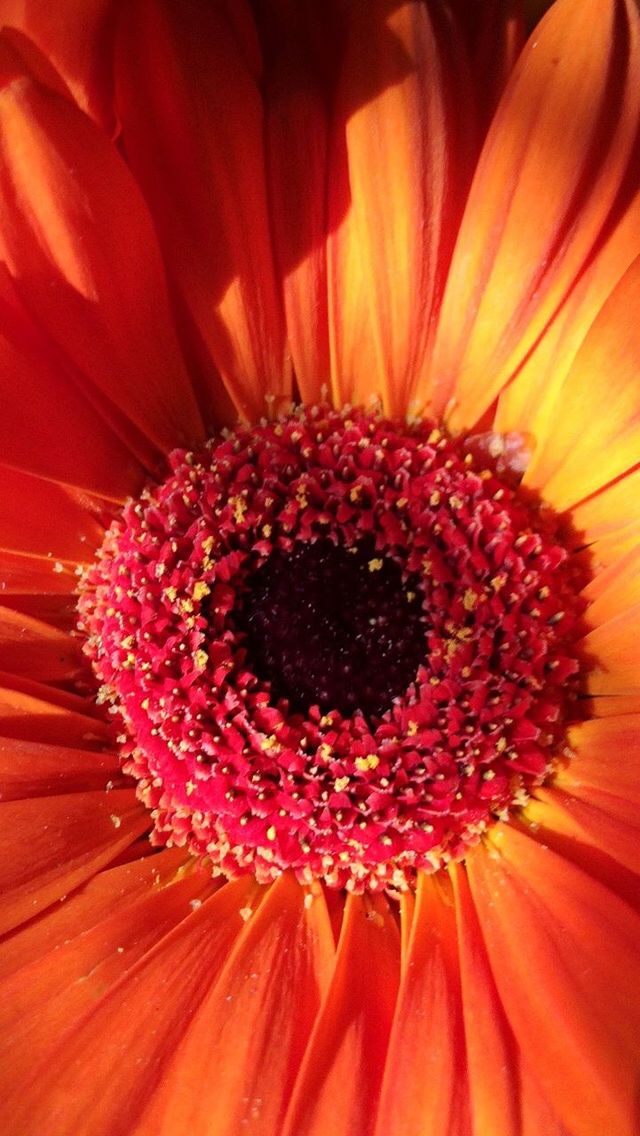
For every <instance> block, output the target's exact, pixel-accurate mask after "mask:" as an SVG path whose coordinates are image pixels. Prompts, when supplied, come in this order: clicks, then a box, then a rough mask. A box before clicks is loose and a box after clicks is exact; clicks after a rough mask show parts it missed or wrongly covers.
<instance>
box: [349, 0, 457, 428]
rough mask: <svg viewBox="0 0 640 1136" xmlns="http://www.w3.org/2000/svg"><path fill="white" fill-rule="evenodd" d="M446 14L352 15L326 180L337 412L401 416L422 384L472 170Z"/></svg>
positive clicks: (361, 2)
mask: <svg viewBox="0 0 640 1136" xmlns="http://www.w3.org/2000/svg"><path fill="white" fill-rule="evenodd" d="M440 15H441V13H438V12H436V11H435V10H434V9H432V8H431V7H428V6H427V5H425V4H422V3H419V2H418V0H405V2H404V3H401V4H397V5H390V4H389V3H388V0H353V2H352V3H350V4H349V5H347V6H346V53H345V59H344V64H343V69H342V74H341V78H340V82H339V87H338V93H337V96H336V100H337V101H336V110H335V116H334V117H335V125H334V138H333V144H332V153H331V168H330V181H329V194H330V207H329V208H330V216H329V224H330V230H331V235H330V237H329V241H328V268H329V326H330V337H331V369H332V394H333V400H334V402H335V403H336V405H340V404H342V403H344V402H355V403H366V402H368V401H369V400H370V399H371V397H372V396H377V397H378V398H379V399H380V400H381V401H382V403H383V405H384V408H385V410H386V411H387V412H389V413H391V414H394V415H402V416H405V415H406V413H407V408H408V406H409V401H410V398H411V396H412V393H413V392H414V391H416V392H418V393H417V394H416V397H419V392H420V389H421V385H422V383H423V381H424V375H425V371H426V367H427V362H428V357H429V351H430V344H431V339H432V333H433V323H434V317H435V313H436V312H437V309H438V306H439V302H440V298H441V295H442V290H443V287H444V279H445V274H446V269H447V265H448V261H449V257H450V254H451V248H452V243H453V239H454V236H455V230H456V227H457V223H458V218H459V215H460V212H461V207H462V197H463V193H464V188H465V183H466V171H467V169H468V161H467V163H466V166H465V158H466V157H467V155H466V154H465V148H466V137H467V134H466V132H465V123H464V121H460V122H455V121H454V120H453V117H452V110H451V108H452V105H457V106H459V105H460V102H456V103H453V102H450V101H449V97H450V93H451V88H453V87H454V86H455V85H456V84H457V85H458V98H459V99H462V100H464V88H463V87H462V84H463V76H462V74H461V72H460V68H459V65H458V60H457V59H456V55H455V51H454V47H453V45H452V43H451V40H450V31H449V29H448V27H447V25H446V24H445V23H444V22H442V21H441V19H440ZM461 87H462V90H463V93H462V94H460V88H461Z"/></svg>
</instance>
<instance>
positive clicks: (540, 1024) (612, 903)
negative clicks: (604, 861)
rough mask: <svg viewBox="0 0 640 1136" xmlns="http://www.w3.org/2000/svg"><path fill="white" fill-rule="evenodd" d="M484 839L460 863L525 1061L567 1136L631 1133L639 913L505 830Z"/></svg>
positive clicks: (638, 1018) (638, 1023)
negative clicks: (488, 846)
mask: <svg viewBox="0 0 640 1136" xmlns="http://www.w3.org/2000/svg"><path fill="white" fill-rule="evenodd" d="M491 844H492V848H493V851H491V852H489V851H488V850H487V849H484V848H481V849H478V850H477V851H476V852H474V854H473V855H472V856H470V857H469V858H468V861H467V870H468V872H469V880H470V884H471V890H472V894H473V898H474V901H475V904H476V908H477V911H478V916H479V920H480V925H481V927H482V931H483V934H484V938H485V942H486V945H487V951H488V954H489V958H490V961H491V966H492V969H493V974H494V978H495V982H496V985H497V987H498V990H499V992H500V996H501V998H502V1002H503V1004H504V1008H505V1010H506V1013H507V1017H508V1019H509V1022H510V1025H511V1028H512V1029H513V1032H514V1034H515V1037H516V1040H517V1042H518V1044H519V1046H520V1048H521V1050H522V1053H523V1057H524V1060H525V1062H526V1064H527V1065H528V1066H529V1067H530V1069H531V1071H532V1073H533V1074H534V1076H535V1078H536V1080H537V1081H538V1083H539V1084H540V1086H541V1088H542V1091H543V1092H544V1094H545V1096H546V1097H547V1098H548V1100H549V1101H550V1102H551V1104H552V1106H553V1108H554V1109H555V1110H556V1112H557V1114H558V1116H559V1117H560V1119H561V1121H562V1122H563V1123H564V1124H566V1125H567V1126H568V1127H569V1130H570V1132H571V1133H572V1136H600V1134H601V1133H602V1132H603V1131H615V1133H616V1136H633V1133H634V1132H635V1131H636V1126H635V1121H634V1116H635V1115H637V1114H636V1112H635V1108H636V1104H637V1097H636V1091H637V1084H638V1073H639V1071H640V1070H639V1060H638V1049H637V1038H638V1030H639V1028H640V1007H639V1006H638V1001H637V991H638V983H639V980H640V973H639V971H640V960H639V958H638V951H637V943H638V941H640V915H637V914H635V913H634V912H633V911H632V910H631V909H630V908H629V907H628V906H627V905H626V904H625V903H623V902H622V901H621V900H620V899H618V898H617V897H616V896H614V895H612V894H611V892H609V891H608V890H607V889H606V888H605V887H603V886H602V884H600V883H598V882H597V881H596V880H594V879H591V878H590V877H589V876H588V875H586V874H585V873H584V872H582V871H580V870H579V869H578V868H576V867H575V866H574V865H573V864H570V863H568V862H567V861H565V860H564V859H563V857H561V856H558V855H556V854H555V853H554V852H551V851H550V850H549V849H548V848H545V847H544V846H543V845H541V844H538V843H537V842H536V841H535V840H532V839H531V838H530V837H529V836H527V835H524V834H523V833H521V832H518V831H517V830H516V829H514V828H513V827H510V826H507V825H503V826H500V828H499V829H495V830H494V832H493V834H492V841H491ZM559 1021H561V1023H562V1028H561V1029H559V1028H558V1022H559Z"/></svg>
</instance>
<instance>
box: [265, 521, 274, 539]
mask: <svg viewBox="0 0 640 1136" xmlns="http://www.w3.org/2000/svg"><path fill="white" fill-rule="evenodd" d="M272 532H273V529H272V527H271V525H263V526H262V535H263V537H264V538H265V540H268V539H269V537H270V536H271V533H272Z"/></svg>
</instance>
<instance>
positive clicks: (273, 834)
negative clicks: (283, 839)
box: [267, 824, 278, 840]
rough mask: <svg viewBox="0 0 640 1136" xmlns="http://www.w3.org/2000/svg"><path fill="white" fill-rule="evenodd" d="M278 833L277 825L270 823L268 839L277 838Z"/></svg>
mask: <svg viewBox="0 0 640 1136" xmlns="http://www.w3.org/2000/svg"><path fill="white" fill-rule="evenodd" d="M277 835H278V834H277V832H276V828H275V825H273V824H272V825H270V826H269V828H268V829H267V840H275V838H276V836H277Z"/></svg>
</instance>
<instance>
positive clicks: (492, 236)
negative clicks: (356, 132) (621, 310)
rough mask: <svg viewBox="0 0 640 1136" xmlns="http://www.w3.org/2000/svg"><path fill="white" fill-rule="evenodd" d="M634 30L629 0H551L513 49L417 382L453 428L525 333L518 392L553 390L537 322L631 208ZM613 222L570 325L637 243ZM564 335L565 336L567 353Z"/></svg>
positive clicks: (632, 232)
mask: <svg viewBox="0 0 640 1136" xmlns="http://www.w3.org/2000/svg"><path fill="white" fill-rule="evenodd" d="M639 40H640V15H639V14H638V11H637V8H636V6H635V4H634V3H633V2H632V0H625V2H624V3H617V2H616V0H604V2H602V0H586V2H585V3H584V4H581V5H580V6H576V5H575V4H574V3H573V0H559V2H558V3H556V4H554V5H553V7H552V8H551V10H550V11H549V13H548V14H547V15H546V16H545V18H544V19H543V21H542V22H541V24H540V25H539V27H538V28H536V30H535V32H534V34H533V36H532V37H531V39H530V40H529V42H528V44H527V46H526V47H525V49H524V51H523V53H522V55H521V57H520V59H519V61H518V63H517V66H516V68H515V70H514V73H513V76H512V78H511V81H510V83H509V84H508V87H507V90H506V91H505V94H504V97H503V98H502V100H501V102H500V105H499V107H498V109H497V111H496V115H495V118H494V121H493V123H492V126H491V129H490V131H489V135H488V137H487V141H486V144H485V147H484V149H483V152H482V155H481V157H480V160H479V163H478V168H477V171H476V174H475V177H474V182H473V185H472V188H471V192H470V196H469V200H468V203H467V207H466V211H465V216H464V219H463V222H462V226H461V230H460V234H459V238H458V242H457V246H456V251H455V255H454V258H453V261H452V265H451V271H450V273H449V278H448V281H447V289H446V294H445V298H444V302H443V310H442V317H441V320H440V324H439V327H438V336H437V340H436V344H435V351H434V361H433V384H432V388H431V393H429V390H427V391H425V395H426V397H427V400H428V402H429V404H430V405H431V406H432V408H433V409H434V410H435V412H436V414H440V413H443V412H445V411H446V412H447V420H448V421H449V423H450V425H451V427H452V428H453V429H455V430H458V429H461V428H465V427H472V426H473V425H474V423H475V422H477V421H478V420H479V419H481V418H482V415H483V414H484V413H485V412H486V411H487V410H488V409H489V408H490V407H491V406H492V404H493V402H494V400H495V398H496V397H497V396H498V395H499V393H500V391H501V390H502V388H503V387H504V386H505V384H506V383H508V382H509V380H510V379H512V378H513V376H514V375H516V374H517V372H518V370H519V368H521V367H522V366H523V365H525V364H526V361H527V358H528V357H529V356H530V355H531V353H532V352H535V350H536V349H537V347H538V344H540V347H541V350H542V352H543V355H542V364H541V365H539V366H538V365H536V367H535V368H534V367H532V368H531V371H530V374H529V378H528V386H527V387H526V389H525V393H526V394H529V395H531V391H532V387H533V389H534V391H535V393H534V394H533V399H534V401H537V400H539V398H540V392H542V395H543V398H545V399H546V398H547V397H548V395H553V394H554V393H555V389H554V381H553V379H550V380H547V373H548V370H549V365H547V366H545V362H547V363H548V361H545V358H544V351H545V336H546V335H547V333H548V330H549V327H550V326H552V325H553V321H554V320H556V318H560V319H562V316H563V305H565V304H566V303H567V302H571V298H572V293H573V291H574V290H575V289H576V287H577V286H579V284H580V281H581V278H582V276H583V274H584V273H585V270H587V269H588V268H589V266H590V264H591V262H592V261H593V260H594V258H595V257H596V256H597V254H598V253H599V252H600V251H601V249H602V246H603V243H604V244H605V245H606V241H607V239H608V238H609V236H611V231H612V229H613V228H614V227H615V225H616V223H617V222H620V221H621V217H622V215H624V216H625V217H626V218H631V217H632V216H633V214H631V213H630V212H629V211H628V210H627V209H625V207H629V206H630V199H632V198H633V195H634V190H635V194H636V195H637V192H638V185H637V155H638V115H639V112H640V92H639V89H638V84H637V81H636V75H637V70H638V66H639V55H638V53H639V51H640V42H639ZM568 43H570V44H571V50H569V51H567V50H565V49H564V45H565V44H568ZM542 171H544V172H543V173H542ZM634 178H635V181H634V180H633V179H634ZM625 231H626V233H627V234H628V240H627V242H626V247H625V242H623V241H619V242H616V243H615V251H614V255H613V256H612V257H611V260H610V261H609V260H607V259H606V253H605V260H606V265H607V270H606V272H605V273H604V278H603V279H599V280H598V285H599V286H598V287H595V286H594V287H593V289H591V291H590V296H589V305H587V306H586V307H585V308H584V309H583V311H582V312H581V313H580V319H579V322H578V323H577V324H575V323H574V325H573V329H574V330H577V332H578V333H580V332H581V333H582V336H584V333H585V331H586V330H587V328H588V326H589V324H590V322H591V321H592V319H593V318H594V316H595V314H596V313H597V311H598V309H599V307H600V306H601V304H602V303H603V302H604V300H605V299H606V294H607V293H606V290H605V291H604V294H603V286H605V287H606V286H607V284H608V288H609V289H610V288H612V287H613V286H615V284H616V283H617V281H618V280H619V278H620V276H621V275H622V273H623V272H624V271H625V269H626V268H627V267H628V265H629V263H630V261H631V260H632V259H633V257H634V256H635V255H637V253H638V251H639V250H638V245H637V243H636V242H637V232H638V227H637V223H635V224H634V223H631V224H629V226H628V228H626V229H625ZM585 303H586V301H585ZM574 320H575V316H574ZM579 341H580V334H578V343H579ZM575 349H576V342H575V338H572V343H571V347H570V348H569V347H566V346H565V348H564V351H565V353H566V355H567V357H568V358H569V359H570V358H571V357H572V352H573V353H575ZM552 364H553V367H554V369H555V367H556V366H557V360H556V359H555V358H554V359H553V360H552ZM565 365H566V364H565ZM560 373H561V374H562V370H561V371H560ZM543 383H544V385H543ZM549 383H550V386H549ZM523 420H524V421H527V422H529V416H528V415H526V414H524V415H522V417H521V418H520V423H522V422H523ZM510 428H513V425H511V426H510Z"/></svg>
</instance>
